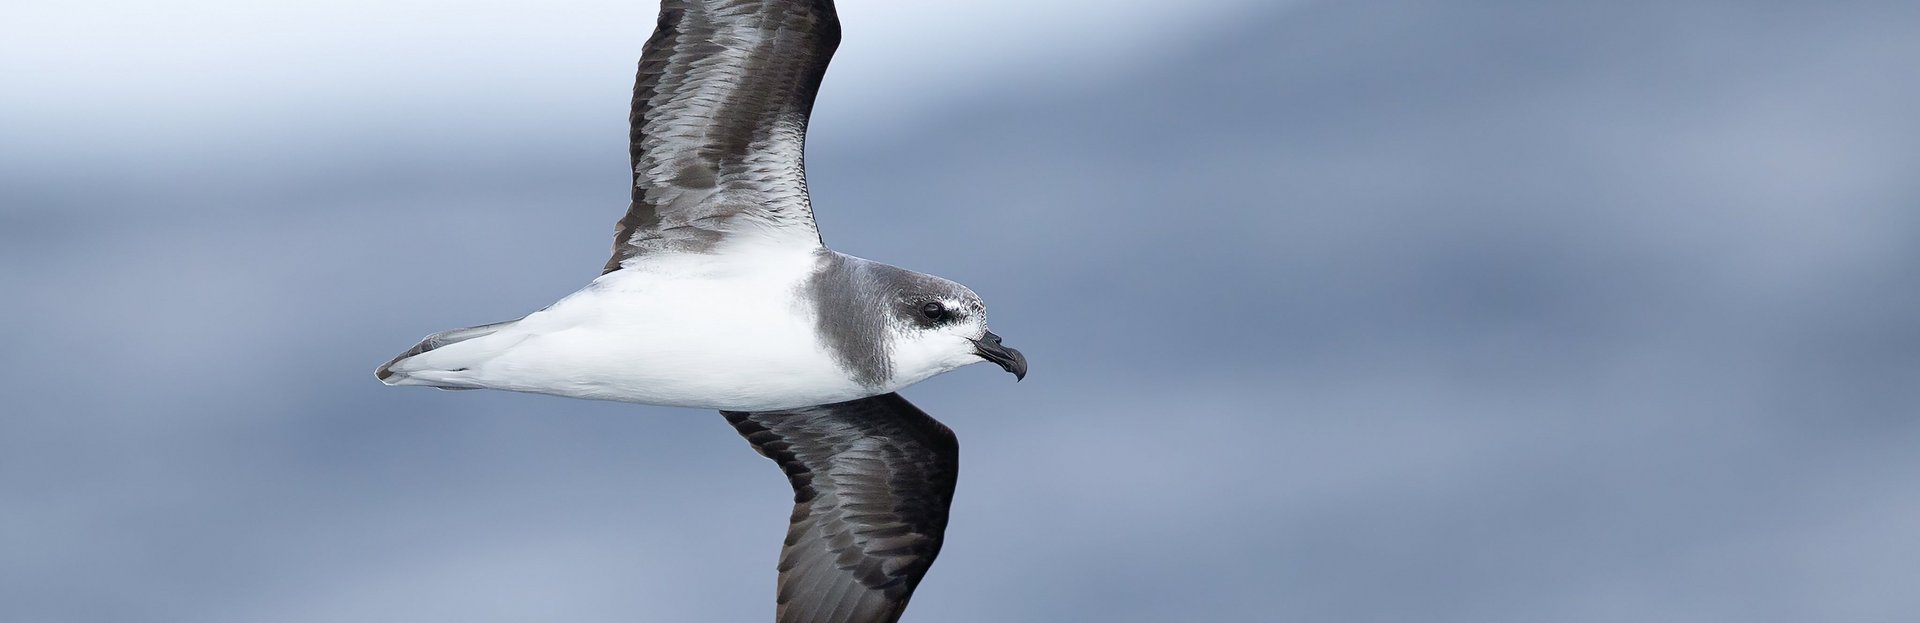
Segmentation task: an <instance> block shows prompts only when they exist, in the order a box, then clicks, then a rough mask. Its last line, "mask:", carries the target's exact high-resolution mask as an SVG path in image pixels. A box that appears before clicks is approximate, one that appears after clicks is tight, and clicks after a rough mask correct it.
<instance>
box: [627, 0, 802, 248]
mask: <svg viewBox="0 0 1920 623" xmlns="http://www.w3.org/2000/svg"><path fill="white" fill-rule="evenodd" d="M839 43H840V22H839V19H838V17H836V15H835V13H834V9H833V3H832V2H831V0H665V1H664V2H662V3H661V4H660V21H659V26H658V28H657V29H656V30H655V31H654V33H653V37H652V38H650V39H648V40H647V43H646V47H645V49H644V51H643V52H642V54H641V57H640V66H639V70H638V72H637V74H636V77H635V79H634V87H633V111H632V114H631V116H630V117H629V118H628V121H629V124H630V125H629V139H630V143H629V147H628V154H629V157H630V162H629V163H630V164H631V165H632V168H633V197H632V203H631V204H630V205H629V206H628V208H627V214H626V216H625V217H623V218H621V219H620V222H619V224H618V225H616V227H615V233H614V243H613V257H612V259H609V260H608V261H607V265H606V268H605V271H604V272H613V271H615V270H618V269H619V268H620V267H621V266H622V264H623V263H624V262H626V261H628V260H630V259H632V258H634V257H638V256H643V255H645V254H647V253H649V252H655V251H686V252H705V251H709V250H711V249H712V248H713V247H714V246H716V245H717V244H719V243H720V242H721V241H722V240H724V239H726V238H728V237H730V236H736V235H742V234H752V235H762V236H767V237H769V238H772V239H775V240H778V241H779V242H780V243H782V244H791V245H814V246H817V245H819V244H820V235H819V232H818V231H817V230H816V229H815V228H814V223H813V212H812V207H811V206H810V204H809V202H808V199H807V182H806V170H805V165H804V163H803V162H802V151H803V150H804V147H805V143H806V133H807V117H808V115H809V114H811V113H812V110H813V99H814V95H815V94H816V93H818V92H819V89H820V79H821V77H822V76H824V75H825V74H826V71H827V63H828V61H829V60H830V59H831V58H832V57H833V50H834V48H835V47H837V46H838V45H839Z"/></svg>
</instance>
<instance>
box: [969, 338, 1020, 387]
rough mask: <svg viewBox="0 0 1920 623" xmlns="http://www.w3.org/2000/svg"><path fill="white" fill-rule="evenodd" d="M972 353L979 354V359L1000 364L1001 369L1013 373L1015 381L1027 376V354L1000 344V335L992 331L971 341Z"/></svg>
mask: <svg viewBox="0 0 1920 623" xmlns="http://www.w3.org/2000/svg"><path fill="white" fill-rule="evenodd" d="M973 354H975V355H979V356H980V358H981V359H985V360H987V361H991V362H994V363H997V364H1000V367H1001V368H1002V369H1005V370H1006V371H1008V372H1012V373H1013V380H1014V381H1015V382H1019V381H1020V379H1024V378H1027V356H1026V355H1022V354H1020V351H1017V350H1014V349H1011V348H1007V347H1006V346H1005V345H1002V344H1001V343H1000V336H998V335H994V334H993V332H992V331H988V332H987V333H986V335H982V336H980V339H977V340H974V341H973Z"/></svg>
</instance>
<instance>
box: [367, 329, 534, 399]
mask: <svg viewBox="0 0 1920 623" xmlns="http://www.w3.org/2000/svg"><path fill="white" fill-rule="evenodd" d="M515 322H519V321H517V320H509V321H506V322H496V323H493V324H483V325H480V326H477V327H467V328H465V329H453V330H450V331H441V332H439V333H435V334H433V335H429V336H427V337H426V339H423V340H420V343H419V344H414V345H413V348H409V349H407V352H404V353H400V356H398V357H394V358H393V359H390V360H388V361H387V362H386V363H383V364H380V367H379V368H377V369H375V370H374V371H373V375H374V376H376V377H379V378H380V382H382V383H386V384H388V385H397V384H400V382H401V381H405V380H407V379H408V375H407V373H406V371H405V370H400V371H396V370H394V369H393V368H394V366H395V365H397V364H401V363H403V362H405V361H406V360H408V359H411V358H413V357H415V356H417V355H420V354H422V353H425V352H428V351H432V350H435V349H439V348H443V347H446V346H449V345H452V344H458V343H460V342H465V341H467V340H471V339H474V338H478V337H486V336H489V335H493V334H494V333H498V332H499V331H500V330H501V329H505V328H507V327H508V326H510V325H512V324H513V323H515ZM446 389H473V388H471V387H458V386H452V387H446Z"/></svg>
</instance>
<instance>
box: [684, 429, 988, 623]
mask: <svg viewBox="0 0 1920 623" xmlns="http://www.w3.org/2000/svg"><path fill="white" fill-rule="evenodd" d="M721 414H722V415H725V416H726V418H727V422H729V423H731V424H733V427H734V429H735V430H737V431H739V432H740V434H741V436H743V437H746V439H747V441H748V442H749V443H751V444H753V448H754V449H755V450H757V451H759V452H760V454H762V455H765V456H766V457H767V458H770V459H773V460H774V462H776V463H779V464H780V469H781V470H783V471H785V472H786V474H787V480H788V482H789V483H790V484H792V485H793V517H792V523H791V524H790V526H789V527H788V529H787V540H786V546H785V547H784V548H782V549H781V550H780V580H779V593H778V597H777V603H778V610H777V614H776V620H777V621H778V622H779V623H892V622H893V621H897V620H899V618H900V613H901V612H902V611H904V610H905V609H906V607H907V600H908V599H909V598H911V597H912V596H913V589H914V587H916V586H918V585H919V584H920V579H921V578H922V577H924V576H925V575H926V573H927V569H928V568H929V567H931V566H932V565H933V559H934V557H935V556H937V555H939V553H940V544H941V540H942V535H944V534H945V533H946V528H947V508H948V506H949V505H950V504H951V503H952V502H953V488H954V482H955V481H954V479H955V476H956V475H957V474H958V473H959V458H960V454H959V452H960V446H959V442H958V441H957V440H956V439H955V438H954V436H953V431H951V430H948V429H947V427H946V426H945V425H943V424H941V423H940V422H939V421H937V420H934V419H933V418H932V417H931V416H928V415H927V414H926V413H925V412H923V411H921V410H920V409H919V408H917V407H915V406H913V404H912V403H909V402H907V400H906V399H905V398H901V397H900V395H899V394H885V395H880V396H874V397H872V398H862V399H859V400H852V401H848V402H842V403H836V404H830V405H822V406H818V407H808V408H804V409H796V410H792V411H776V412H755V413H741V412H734V411H722V412H721Z"/></svg>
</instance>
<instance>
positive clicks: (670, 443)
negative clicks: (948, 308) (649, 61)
mask: <svg viewBox="0 0 1920 623" xmlns="http://www.w3.org/2000/svg"><path fill="white" fill-rule="evenodd" d="M654 11H655V7H654V5H652V4H650V3H615V2H585V1H579V2H556V3H545V4H538V5H535V4H522V3H506V2H481V3H474V2H454V1H452V0H438V1H424V2H412V1H409V2H400V3H375V2H371V1H369V0H346V1H334V2H311V1H299V2H276V3H259V4H254V3H245V4H243V3H237V2H232V3H228V2H217V1H214V0H194V1H189V2H186V3H158V4H156V3H136V2H131V1H119V2H84V3H72V2H61V3H54V2H46V1H39V0H15V1H13V2H9V3H8V5H7V7H6V8H5V9H0V92H4V93H5V96H4V97H0V292H3V293H4V295H0V296H4V305H0V391H3V392H4V395H5V396H6V397H5V399H4V401H3V402H0V404H4V410H5V415H4V417H0V620H5V621H12V622H20V623H30V622H69V621H71V622H115V623H118V622H124V621H197V622H205V623H218V622H234V623H243V622H258V621H275V622H288V623H304V622H321V621H327V622H337V621H500V622H520V621H574V622H580V621H595V622H597V621H605V622H614V621H757V620H766V619H767V618H769V616H770V614H771V611H772V607H773V604H772V588H773V582H774V568H773V567H774V559H775V557H776V554H777V548H778V543H779V541H780V538H781V535H782V532H783V530H784V528H785V523H786V517H787V512H788V505H789V501H790V497H789V496H790V493H789V491H788V490H787V488H786V484H785V482H784V480H783V479H782V478H781V476H780V474H779V473H778V470H777V469H776V468H775V467H774V466H773V465H772V464H771V463H770V462H768V461H766V460H765V459H762V458H760V457H759V456H757V455H755V454H754V453H753V452H752V451H751V450H750V449H749V448H748V446H747V444H746V443H745V442H744V441H742V440H741V439H739V438H738V437H736V436H735V435H734V434H733V433H732V431H731V430H730V429H729V428H728V427H727V426H726V425H725V423H724V422H723V421H722V420H721V419H720V417H719V416H718V415H715V414H712V413H706V412H695V411H688V410H676V409H668V408H655V407H643V406H635V405H623V404H613V403H592V402H581V401H569V400H563V399H555V398H547V397H540V396H525V395H514V394H506V393H494V392H435V391H427V390H419V389H412V388H407V389H393V388H386V387H382V386H380V385H379V384H378V383H376V382H375V381H374V379H373V378H372V375H371V371H372V369H373V367H374V366H375V365H376V364H378V363H380V362H381V361H384V360H386V359H387V358H388V357H390V356H392V355H393V354H394V353H396V352H398V351H400V350H402V349H405V348H406V347H407V346H409V345H411V344H413V342H414V341H415V340H416V339H418V338H419V337H420V336H421V335H424V334H426V333H429V332H433V331H438V330H442V329H447V328H451V327H459V326H468V325H473V324H479V323H484V322H491V321H497V320H502V319H508V318H514V317H518V316H520V315H522V314H525V313H527V312H529V311H532V310H534V309H537V308H539V307H540V306H542V305H544V304H546V303H547V302H549V301H551V300H553V299H555V298H557V297H559V296H560V295H563V294H565V293H567V292H569V291H571V290H572V289H574V288H576V287H578V286H579V285H581V284H583V283H585V282H586V281H587V280H588V279H590V278H592V277H593V276H594V275H595V274H596V273H597V270H598V268H599V267H600V264H601V262H602V261H604V260H605V257H606V254H607V250H608V248H609V241H610V235H611V232H612V224H613V222H614V220H615V219H616V218H618V216H619V214H620V213H621V211H622V210H623V209H624V206H625V201H626V200H625V190H624V188H625V186H624V184H625V180H626V174H625V172H624V165H625V162H626V161H625V149H626V147H625V144H624V132H625V119H626V101H627V100H626V98H627V95H626V94H627V90H628V89H629V88H630V81H631V76H632V64H633V61H634V58H635V56H636V55H637V54H638V50H639V47H640V43H641V42H642V41H643V40H644V38H645V37H646V36H647V33H648V31H649V30H650V29H651V27H652V21H653V17H654ZM841 11H842V13H843V20H844V22H845V25H846V31H847V35H846V42H845V44H844V45H843V46H842V47H841V50H840V55H839V57H838V58H837V60H836V64H835V66H834V69H833V70H832V71H831V72H829V74H828V77H827V83H826V86H825V90H824V92H823V93H822V95H821V96H820V101H819V109H818V114H817V115H816V117H815V123H814V127H813V133H812V140H811V144H810V152H809V156H810V157H809V159H808V164H809V165H810V175H811V180H812V185H813V189H814V199H815V205H816V206H818V208H819V219H820V221H821V224H822V229H823V231H824V233H825V235H826V238H827V240H828V242H829V243H830V244H832V245H834V246H835V247H836V248H838V249H841V250H843V251H846V252H849V253H854V254H858V255H863V256H867V257H872V258H877V259H881V260H885V261H889V262H893V263H897V264H901V265H904V266H907V267H911V268H915V269H919V270H924V271H928V272H933V273H936V274H941V275H945V276H948V277H951V278H954V279H956V280H959V281H961V282H964V283H967V284H970V285H972V286H973V287H974V288H975V289H977V290H979V291H980V292H981V293H982V294H983V295H984V296H985V297H986V298H987V300H988V301H989V302H990V304H991V305H992V306H993V314H994V316H993V317H994V326H995V328H996V329H997V330H998V331H999V332H1001V333H1002V334H1004V335H1006V336H1007V338H1008V342H1009V343H1010V344H1014V345H1017V346H1019V347H1021V348H1023V349H1025V350H1026V351H1027V353H1028V354H1029V355H1030V357H1031V358H1032V360H1033V371H1034V372H1033V374H1032V376H1031V377H1030V378H1028V380H1027V381H1026V382H1024V383H1020V384H1018V385H1015V384H1012V383H1010V382H1008V381H1009V380H1008V379H1007V378H1006V376H1005V375H1004V374H1002V373H1000V372H999V371H998V370H996V369H993V368H991V367H990V366H987V367H980V366H975V367H972V368H969V369H966V370H962V371H960V372H957V373H954V374H950V375H946V376H944V377H941V378H938V379H934V380H931V381H928V382H926V383H923V384H921V385H919V386H916V387H914V388H911V389H909V390H908V391H907V392H905V393H906V395H907V396H908V397H910V398H912V399H913V400H915V401H916V402H918V403H919V404H921V405H922V406H923V407H925V408H926V409H927V410H928V411H929V412H931V413H933V414H935V415H936V416H937V417H939V418H941V419H943V420H944V421H946V422H947V423H948V424H950V425H951V426H952V427H953V428H954V429H956V430H957V431H958V432H959V434H960V438H961V441H962V446H963V447H964V449H965V451H964V460H963V466H964V469H963V473H962V477H961V481H960V488H959V492H958V496H957V500H956V504H955V507H954V511H953V525H952V529H951V531H950V532H949V533H948V542H947V549H946V550H945V552H944V553H943V555H942V556H941V558H940V563H939V564H938V565H936V566H935V567H934V568H933V571H932V573H931V574H930V575H929V576H928V578H927V581H926V583H925V584H924V585H923V586H922V588H921V590H920V592H919V594H918V595H917V596H916V598H915V599H914V606H913V608H911V609H910V610H909V611H908V615H907V620H908V621H916V622H922V623H935V622H971V621H1039V622H1053V621H1113V622H1172V621H1342V622H1367V621H1382V622H1385V621H1411V620H1419V621H1445V622H1488V621H1512V622H1533V621H1565V622H1586V621H1592V622H1618V621H1741V622H1753V621H1782V622H1787V621H1792V622H1800V621H1823V622H1830V621H1847V622H1853V621H1860V622H1867V621H1914V620H1920V590H1917V589H1920V482H1917V481H1916V475H1920V419H1917V418H1916V416H1920V322H1917V321H1920V288H1916V283H1920V115H1916V114H1915V111H1916V110H1920V73H1916V68H1920V3H1913V2H1900V1H1891V0H1889V1H1837V2H1806V1H1800V2H1787V1H1759V2H1731V1H1716V0H1662V1H1657V2H1656V1H1650V0H1624V1H1621V2H1609V3H1538V2H1496V1H1491V0H1473V1H1461V2H1447V3H1436V2H1417V1H1413V0H1368V1H1354V2H1261V1H1258V0H1243V1H1234V0H1209V1H1202V2H1192V3H1149V2H1144V1H1131V2H1096V1H1094V0H1073V1H1069V2H1061V3H1036V2H1017V1H1014V0H990V1H985V2H979V1H976V2H966V3H961V2H932V1H916V2H899V3H882V2H878V1H876V0H843V2H842V3H841Z"/></svg>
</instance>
